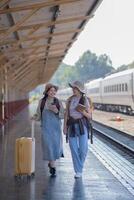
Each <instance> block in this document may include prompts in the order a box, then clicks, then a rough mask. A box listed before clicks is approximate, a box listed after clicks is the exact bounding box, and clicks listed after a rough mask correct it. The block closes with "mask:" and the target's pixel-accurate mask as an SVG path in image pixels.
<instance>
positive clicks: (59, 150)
mask: <svg viewBox="0 0 134 200" xmlns="http://www.w3.org/2000/svg"><path fill="white" fill-rule="evenodd" d="M50 103H51V102H50ZM48 104H49V102H46V105H45V107H44V110H43V112H42V119H41V130H42V131H41V140H42V151H43V159H44V160H56V159H59V158H60V157H61V156H62V155H63V145H62V131H61V119H60V118H59V115H57V114H55V113H54V112H53V111H50V110H49V109H48V106H47V105H48ZM59 112H63V110H62V108H61V109H60V111H59Z"/></svg>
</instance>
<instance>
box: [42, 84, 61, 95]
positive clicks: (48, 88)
mask: <svg viewBox="0 0 134 200" xmlns="http://www.w3.org/2000/svg"><path fill="white" fill-rule="evenodd" d="M51 88H55V90H56V91H57V90H58V89H59V88H58V86H56V85H53V84H52V83H47V84H46V86H45V90H44V92H43V94H47V92H48V91H49V90H50V89H51Z"/></svg>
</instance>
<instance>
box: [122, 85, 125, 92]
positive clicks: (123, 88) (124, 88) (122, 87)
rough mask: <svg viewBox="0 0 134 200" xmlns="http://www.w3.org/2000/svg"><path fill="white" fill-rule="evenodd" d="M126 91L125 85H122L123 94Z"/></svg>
mask: <svg viewBox="0 0 134 200" xmlns="http://www.w3.org/2000/svg"><path fill="white" fill-rule="evenodd" d="M124 89H125V87H124V83H123V84H122V92H124Z"/></svg>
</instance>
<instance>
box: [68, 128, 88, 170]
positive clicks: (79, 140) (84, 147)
mask: <svg viewBox="0 0 134 200" xmlns="http://www.w3.org/2000/svg"><path fill="white" fill-rule="evenodd" d="M75 132H76V133H77V134H76V136H75V137H69V146H70V149H71V155H72V160H73V166H74V171H75V173H78V172H79V173H82V170H83V166H84V162H85V158H86V155H87V151H88V133H87V129H86V127H84V134H83V135H80V130H79V126H78V125H77V126H76V127H75Z"/></svg>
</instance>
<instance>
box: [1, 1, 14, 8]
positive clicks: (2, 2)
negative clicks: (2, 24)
mask: <svg viewBox="0 0 134 200" xmlns="http://www.w3.org/2000/svg"><path fill="white" fill-rule="evenodd" d="M10 1H11V0H2V1H0V8H3V7H5V6H7V5H8V3H9V2H10Z"/></svg>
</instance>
